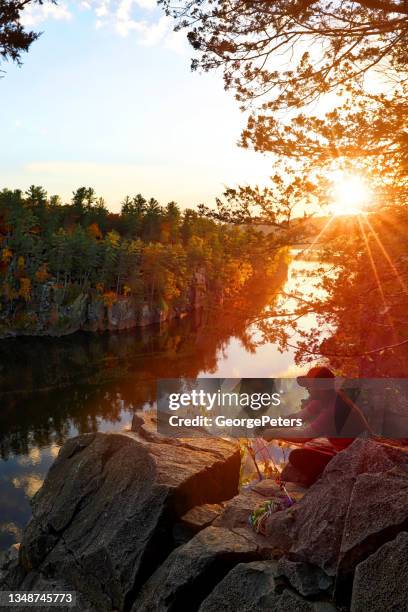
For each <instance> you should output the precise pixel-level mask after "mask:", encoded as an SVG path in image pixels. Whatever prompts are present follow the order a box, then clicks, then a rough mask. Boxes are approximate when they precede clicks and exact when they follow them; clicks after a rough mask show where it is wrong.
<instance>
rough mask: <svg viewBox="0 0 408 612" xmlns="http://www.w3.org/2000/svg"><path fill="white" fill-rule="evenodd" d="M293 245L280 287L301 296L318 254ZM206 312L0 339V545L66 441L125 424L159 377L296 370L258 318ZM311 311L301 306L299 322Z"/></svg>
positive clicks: (16, 535) (146, 404)
mask: <svg viewBox="0 0 408 612" xmlns="http://www.w3.org/2000/svg"><path fill="white" fill-rule="evenodd" d="M292 254H293V255H296V258H294V259H293V260H292V261H291V263H290V264H289V268H288V276H287V279H286V281H285V282H284V285H283V290H284V291H286V292H287V293H290V292H292V291H293V290H294V289H295V288H296V287H300V289H301V291H302V292H303V293H304V295H305V296H307V295H309V294H310V293H311V292H313V291H314V290H315V289H314V287H313V281H312V280H311V279H310V277H309V276H308V273H310V272H311V271H313V270H314V269H317V267H318V266H319V264H318V262H314V261H311V260H305V259H304V258H303V257H302V255H301V254H299V253H295V252H294V253H292ZM299 255H300V256H299ZM278 300H279V298H278ZM288 306H289V307H290V304H288ZM211 319H212V318H211V315H210V316H209V315H208V313H207V314H205V313H197V314H196V315H194V316H193V315H192V316H189V317H186V318H185V319H183V320H178V321H172V322H170V323H169V324H166V325H162V326H150V327H148V328H144V329H138V330H135V331H132V332H120V333H111V334H109V333H106V334H85V333H76V334H73V335H71V336H67V337H64V338H18V339H13V340H2V341H0V384H1V388H0V550H1V549H3V548H6V547H8V546H10V545H11V544H12V543H14V542H19V541H20V540H21V533H22V529H23V527H24V525H25V524H26V523H27V521H28V520H29V518H30V504H29V500H30V498H31V497H32V496H33V495H34V494H35V492H36V491H37V490H38V489H39V487H40V486H41V484H42V482H43V480H44V477H45V475H46V473H47V470H48V469H49V467H50V465H51V463H52V462H53V460H54V458H55V457H56V455H57V454H58V451H59V448H60V446H61V445H62V444H63V443H64V441H65V440H66V439H67V438H69V437H72V436H75V435H77V434H79V433H86V432H92V431H118V430H121V429H123V428H128V427H129V426H130V424H131V420H132V416H133V414H134V412H135V411H136V410H147V409H152V408H154V405H155V404H154V402H155V390H156V381H157V379H158V378H178V377H187V378H196V377H209V376H214V377H233V378H240V377H246V378H250V377H257V378H264V377H291V376H295V375H296V374H297V373H298V372H299V368H298V367H297V366H295V364H294V351H293V350H292V349H291V350H288V351H285V352H284V353H281V352H279V350H278V347H277V345H275V344H273V343H264V344H263V343H262V342H261V332H260V330H259V329H258V327H257V326H256V325H253V324H252V325H245V323H244V324H243V325H239V324H238V325H237V322H236V320H235V322H234V323H233V324H232V323H228V317H227V316H226V318H225V321H224V319H222V321H221V322H218V324H217V322H214V321H213V320H211ZM313 321H314V316H313V315H307V316H306V317H304V319H303V320H302V321H301V324H302V325H304V326H306V327H307V326H310V325H312V324H313ZM295 341H296V337H293V338H292V342H295Z"/></svg>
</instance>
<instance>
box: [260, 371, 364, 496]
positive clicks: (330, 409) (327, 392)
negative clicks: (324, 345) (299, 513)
mask: <svg viewBox="0 0 408 612" xmlns="http://www.w3.org/2000/svg"><path fill="white" fill-rule="evenodd" d="M334 382H335V377H334V374H333V372H332V371H331V370H330V369H329V368H326V367H321V366H318V367H314V368H312V369H311V370H309V372H308V373H307V375H306V376H301V377H299V378H298V384H299V385H300V386H302V387H305V388H306V389H307V390H308V392H309V397H308V399H307V400H306V401H305V403H304V405H303V408H302V410H301V411H300V412H297V413H296V414H295V415H290V416H292V417H293V416H296V417H297V418H299V417H301V418H302V419H303V422H304V423H305V424H304V425H303V427H302V428H301V429H300V430H299V429H298V430H297V432H296V437H295V436H293V435H291V431H292V430H290V429H289V428H286V427H279V428H278V427H277V428H274V429H268V430H266V431H264V432H263V433H262V437H263V438H265V439H266V440H277V439H279V440H285V441H287V442H292V443H302V444H303V446H302V448H297V449H294V450H292V451H291V453H290V455H289V464H290V465H292V466H293V467H294V468H296V470H297V471H298V472H300V474H301V479H302V481H303V482H304V483H305V484H306V485H307V486H310V485H311V484H313V482H315V481H316V480H317V478H318V477H319V476H320V474H321V473H322V472H323V470H324V468H325V467H326V465H327V464H328V463H329V461H330V460H331V459H332V458H333V457H334V456H335V455H336V454H337V453H338V452H339V451H341V450H343V449H344V448H346V447H347V446H348V445H349V444H351V442H353V440H354V439H355V438H356V437H358V436H361V435H364V434H371V433H372V431H371V428H370V426H369V424H368V422H367V420H366V418H365V416H364V415H363V413H362V412H361V410H360V408H359V407H358V406H357V405H356V404H354V403H353V402H352V401H351V399H350V398H348V397H347V395H345V393H344V392H342V391H341V390H336V388H335V385H334ZM289 418H290V417H289ZM318 438H326V439H327V440H328V442H327V443H325V444H324V443H321V442H320V443H318V442H317V439H318ZM311 440H314V442H313V443H311V442H310V441H311Z"/></svg>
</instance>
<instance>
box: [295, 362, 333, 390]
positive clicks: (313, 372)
mask: <svg viewBox="0 0 408 612" xmlns="http://www.w3.org/2000/svg"><path fill="white" fill-rule="evenodd" d="M315 378H335V376H334V373H333V372H332V371H331V370H330V369H329V368H326V367H325V366H315V367H314V368H311V369H310V370H309V371H308V373H307V374H306V376H298V377H297V383H298V385H299V386H300V387H309V386H310V385H311V383H312V381H313V379H315ZM330 386H331V385H330Z"/></svg>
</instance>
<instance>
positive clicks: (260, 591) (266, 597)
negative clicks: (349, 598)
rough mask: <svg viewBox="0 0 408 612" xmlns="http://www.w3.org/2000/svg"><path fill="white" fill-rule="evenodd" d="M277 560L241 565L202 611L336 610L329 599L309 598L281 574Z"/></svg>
mask: <svg viewBox="0 0 408 612" xmlns="http://www.w3.org/2000/svg"><path fill="white" fill-rule="evenodd" d="M278 574H279V572H278V569H277V564H276V562H273V561H256V562H253V563H240V564H239V565H237V566H236V567H235V568H234V569H233V570H232V571H231V572H230V573H229V574H228V575H227V576H226V577H225V578H224V579H223V580H222V581H221V582H220V583H219V584H218V585H217V586H216V587H215V589H214V590H213V591H212V593H211V594H210V595H209V596H208V597H207V598H206V599H205V600H204V601H203V603H202V604H201V606H200V608H199V612H220V611H221V610H222V611H223V612H236V611H237V610H239V612H265V611H267V610H268V611H269V610H271V611H272V610H276V611H279V612H281V611H282V612H335V610H336V608H335V607H334V606H333V605H332V604H331V603H330V602H327V601H307V600H305V599H304V598H302V597H300V596H299V595H298V594H296V593H295V592H294V591H293V590H292V589H290V588H287V585H286V584H285V583H284V582H282V580H280V578H279V575H278Z"/></svg>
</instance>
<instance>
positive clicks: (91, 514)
mask: <svg viewBox="0 0 408 612" xmlns="http://www.w3.org/2000/svg"><path fill="white" fill-rule="evenodd" d="M239 465H240V453H239V447H238V445H237V444H236V443H235V442H228V441H226V440H216V439H211V440H208V439H207V440H182V439H177V440H172V441H169V442H168V443H167V441H166V439H161V438H160V436H158V435H157V434H156V438H155V440H154V441H152V440H147V439H145V438H143V436H142V435H140V434H138V433H132V432H128V433H123V434H103V433H96V434H86V435H82V436H79V437H77V438H74V439H71V440H69V441H68V442H67V443H66V444H65V445H64V447H63V448H62V449H61V451H60V453H59V455H58V458H57V459H56V461H55V462H54V464H53V466H52V467H51V469H50V471H49V473H48V475H47V478H46V480H45V482H44V485H43V486H42V488H41V489H40V490H39V492H38V493H37V495H36V496H35V497H34V499H33V518H32V520H31V522H30V523H29V525H28V526H27V528H26V530H25V532H24V536H23V541H22V545H21V549H20V568H21V569H22V571H23V572H24V574H25V578H24V580H25V581H26V580H29V581H31V580H34V583H33V584H34V585H35V584H36V580H37V579H40V578H41V580H46V581H47V580H54V581H57V582H60V581H63V582H64V583H66V584H68V585H69V586H70V588H71V589H72V590H76V591H78V592H79V593H82V594H84V596H85V597H86V599H87V601H89V602H90V605H92V606H93V607H94V609H95V610H98V612H103V611H104V610H109V611H110V610H112V609H118V610H122V609H123V608H124V607H127V606H129V605H130V603H129V602H130V601H131V600H132V599H133V596H134V593H135V592H136V591H137V590H138V589H139V588H140V586H141V584H142V583H143V582H144V581H145V579H146V578H147V577H148V575H149V574H150V573H151V572H152V571H153V570H154V569H155V567H156V566H157V565H158V564H160V563H161V562H162V561H163V560H164V559H165V558H166V556H167V555H168V554H169V552H170V551H171V549H172V548H173V547H174V543H173V541H172V525H173V523H174V521H176V520H177V519H178V518H179V517H181V516H182V515H183V514H185V513H186V512H187V511H188V510H189V509H190V508H192V507H194V506H196V505H200V504H203V503H218V502H220V501H222V500H224V499H226V498H229V497H231V496H232V495H234V494H235V493H236V492H237V487H238V477H239ZM38 577H39V578H38ZM20 584H21V581H20V583H19V582H18V581H17V580H16V581H15V582H14V585H13V588H19V585H20Z"/></svg>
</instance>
